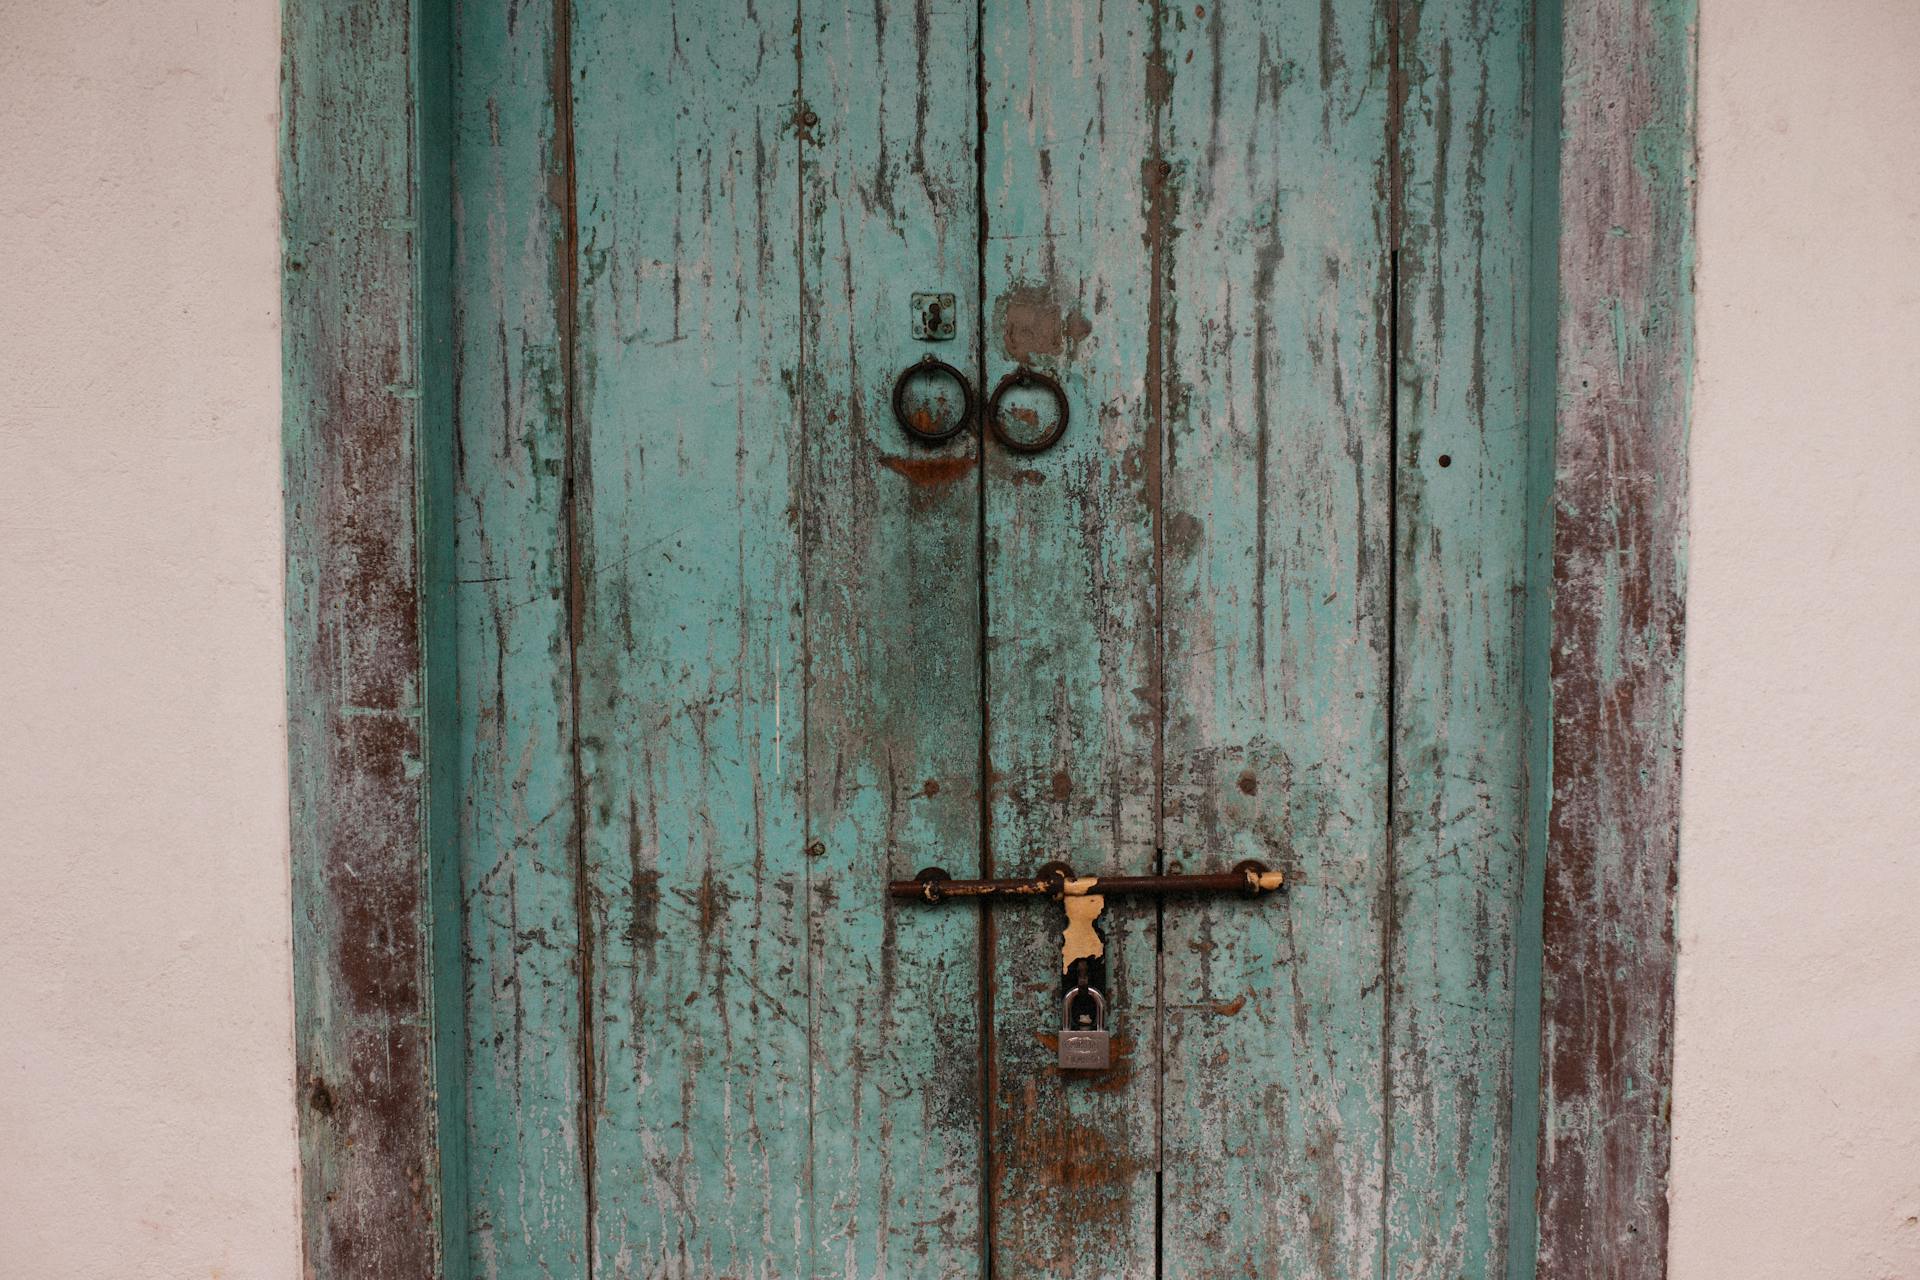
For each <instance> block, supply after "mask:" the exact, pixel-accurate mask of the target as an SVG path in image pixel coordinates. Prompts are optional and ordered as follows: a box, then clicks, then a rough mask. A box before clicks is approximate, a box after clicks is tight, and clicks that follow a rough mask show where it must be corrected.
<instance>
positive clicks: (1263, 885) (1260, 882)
mask: <svg viewBox="0 0 1920 1280" xmlns="http://www.w3.org/2000/svg"><path fill="white" fill-rule="evenodd" d="M1284 879H1285V877H1283V876H1282V875H1281V874H1280V873H1279V872H1278V871H1249V872H1247V883H1248V884H1250V885H1252V886H1253V888H1254V892H1256V893H1271V892H1272V891H1273V890H1275V889H1278V888H1279V887H1280V885H1281V883H1282V881H1283V880H1284Z"/></svg>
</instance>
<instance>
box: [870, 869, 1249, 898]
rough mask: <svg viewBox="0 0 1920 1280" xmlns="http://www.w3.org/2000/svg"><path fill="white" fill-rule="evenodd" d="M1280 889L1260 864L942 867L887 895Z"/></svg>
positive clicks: (893, 886) (891, 886)
mask: <svg viewBox="0 0 1920 1280" xmlns="http://www.w3.org/2000/svg"><path fill="white" fill-rule="evenodd" d="M1280 887H1281V876H1280V873H1279V872H1278V871H1270V870H1268V869H1267V867H1266V865H1265V864H1264V863H1260V862H1252V861H1248V862H1242V863H1240V864H1238V865H1237V866H1235V867H1234V869H1233V870H1231V871H1209V872H1202V873H1200V874H1197V875H1169V876H1087V877H1084V878H1081V877H1076V876H1075V875H1074V874H1073V872H1072V870H1071V869H1070V868H1068V867H1067V866H1065V865H1064V864H1062V863H1057V862H1056V863H1050V864H1049V865H1047V866H1045V867H1042V868H1041V869H1040V872H1039V874H1037V875H1032V876H1022V877H1018V878H1015V879H1007V880H955V879H954V878H953V877H952V876H950V875H948V874H947V873H946V871H945V870H943V869H942V868H940V867H928V868H927V869H926V870H924V871H922V872H921V873H920V874H919V875H917V876H915V877H914V878H913V879H911V880H890V881H888V882H887V893H888V894H889V895H890V896H892V897H895V898H899V899H902V900H903V901H919V902H934V903H938V902H946V901H950V900H952V899H956V898H1055V899H1058V898H1063V897H1066V896H1067V895H1069V894H1072V895H1076V896H1077V895H1080V894H1087V895H1093V894H1099V895H1101V896H1104V897H1109V898H1125V897H1158V896H1164V895H1167V894H1183V893H1240V894H1245V895H1246V896H1247V897H1250V898H1252V897H1258V896H1259V895H1260V894H1262V893H1267V892H1272V891H1273V890H1276V889H1279V888H1280Z"/></svg>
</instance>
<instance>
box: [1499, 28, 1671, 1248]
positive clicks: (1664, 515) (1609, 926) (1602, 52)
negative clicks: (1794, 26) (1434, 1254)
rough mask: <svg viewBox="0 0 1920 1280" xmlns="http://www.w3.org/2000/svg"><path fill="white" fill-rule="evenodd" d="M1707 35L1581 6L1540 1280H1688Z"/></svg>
mask: <svg viewBox="0 0 1920 1280" xmlns="http://www.w3.org/2000/svg"><path fill="white" fill-rule="evenodd" d="M1692 20H1693V6H1692V5H1691V4H1690V3H1687V2H1686V0H1580V2H1579V3H1574V4H1569V5H1568V6H1567V10H1566V15H1565V23H1564V29H1563V30H1564V49H1565V58H1566V68H1565V74H1564V76H1563V83H1565V84H1567V85H1569V86H1573V85H1577V86H1579V89H1578V91H1577V92H1574V91H1570V92H1569V93H1568V96H1567V101H1566V102H1565V104H1564V107H1563V119H1562V128H1563V137H1562V141H1561V152H1560V154H1561V177H1560V202H1561V207H1562V208H1563V209H1564V210H1566V212H1567V216H1566V218H1565V221H1564V225H1563V226H1562V229H1561V239H1560V249H1559V254H1560V258H1559V277H1560V283H1561V291H1562V293H1561V306H1560V316H1559V323H1560V332H1559V342H1560V349H1559V370H1560V373H1559V379H1560V382H1559V400H1560V430H1559V438H1558V441H1557V444H1556V451H1555V459H1554V468H1555V485H1554V530H1553V561H1552V574H1553V597H1552V599H1553V607H1552V622H1551V627H1552V636H1553V645H1552V654H1553V658H1552V669H1551V673H1550V680H1551V685H1552V707H1553V736H1552V742H1553V761H1552V805H1551V809H1550V811H1549V815H1548V831H1547V865H1546V884H1545V898H1544V902H1543V904H1542V935H1543V954H1542V964H1543V975H1542V1000H1541V1036H1540V1042H1541V1046H1542V1050H1543V1061H1542V1063H1541V1074H1542V1081H1541V1092H1542V1096H1541V1139H1540V1145H1539V1153H1540V1156H1539V1158H1540V1164H1539V1192H1538V1197H1537V1203H1538V1206H1539V1215H1540V1221H1539V1270H1538V1275H1539V1277H1540V1280H1572V1278H1573V1277H1586V1276H1592V1275H1609V1276H1621V1277H1630V1278H1633V1280H1652V1278H1654V1277H1658V1276H1661V1275H1664V1274H1665V1270H1666V1240H1667V1198H1666V1170H1667V1166H1668V1152H1669V1147H1670V1138H1671V1133H1670V1120H1669V1116H1668V1111H1667V1106H1668V1096H1669V1092H1670V1088H1671V1083H1672V1054H1673V973H1674V953H1675V942H1674V934H1673V902H1674V886H1675V880H1676V873H1677V865H1678V861H1677V860H1678V843H1679V794H1680V705H1681V700H1680V681H1681V651H1682V638H1683V630H1684V595H1685V559H1684V556H1685V552H1684V542H1685V515H1686V513H1685V494H1686V470H1687V454H1686V417H1687V387H1688V375H1689V359H1690V354H1689V353H1690V349H1691V348H1690V338H1691V293H1692V281H1691V279H1690V277H1689V262H1690V259H1691V238H1692V211H1693V198H1692V181H1693V153H1692V136H1693V124H1692V100H1691V97H1692V96H1691V86H1692V79H1693V72H1692V66H1693V63H1692V27H1691V24H1692ZM1618 227H1628V228H1633V229H1634V231H1635V234H1633V235H1626V236H1621V235H1614V234H1611V229H1613V228H1618Z"/></svg>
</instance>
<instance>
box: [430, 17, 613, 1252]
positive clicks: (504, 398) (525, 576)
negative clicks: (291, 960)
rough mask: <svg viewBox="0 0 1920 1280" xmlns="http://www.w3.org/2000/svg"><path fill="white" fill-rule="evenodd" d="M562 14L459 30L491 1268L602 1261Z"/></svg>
mask: <svg viewBox="0 0 1920 1280" xmlns="http://www.w3.org/2000/svg"><path fill="white" fill-rule="evenodd" d="M560 19H561V13H560V10H559V9H558V7H557V6H556V5H555V4H553V3H548V4H534V5H515V4H509V3H506V2H505V0H463V2H462V3H461V4H460V5H458V6H457V11H456V14H455V18H454V22H455V28H454V35H455V49H456V65H455V69H454V87H453V94H454V109H455V118H454V126H455V127H454V133H453V154H452V157H451V160H452V165H453V171H454V184H455V211H456V217H455V225H456V228H457V238H456V256H455V260H454V271H453V275H454V282H455V283H454V297H455V316H456V330H455V333H456V337H455V342H456V356H455V366H454V385H455V388H456V403H455V414H456V436H455V440H456V447H455V449H454V451H453V460H454V465H455V468H456V476H455V493H456V502H455V507H454V512H453V516H454V520H453V527H452V533H453V541H454V544H455V548H456V565H455V573H454V588H453V593H454V602H455V614H456V619H457V624H458V625H457V637H456V663H455V669H456V671H457V680H458V689H459V704H460V717H459V740H458V756H457V759H458V762H459V773H460V780H459V800H458V812H459V815H460V827H459V838H460V846H461V860H460V861H461V889H462V893H461V901H460V909H461V920H460V922H459V926H458V927H459V929H460V934H461V937H462V940H463V944H464V945H463V955H462V963H463V966H464V969H463V972H462V973H460V974H447V975H444V976H443V978H442V981H445V982H449V983H459V984H460V987H461V989H462V991H463V992H464V1001H463V1004H464V1010H463V1012H464V1015H465V1020H466V1027H465V1030H466V1064H465V1065H466V1072H465V1084H464V1089H465V1101H466V1112H467V1117H468V1129H467V1133H466V1134H465V1139H466V1150H465V1155H466V1162H467V1175H468V1188H467V1207H466V1214H465V1217H464V1218H463V1219H462V1221H463V1230H464V1231H465V1233H466V1240H465V1242H464V1250H465V1253H466V1257H467V1261H468V1264H469V1267H470V1270H471V1273H472V1274H474V1275H476V1276H520V1275H579V1274H584V1272H585V1266H586V1244H587V1169H586V1165H585V1151H584V1147H583V1140H582V1135H581V1125H580V1121H581V1105H582V1095H581V1073H582V1066H583V1063H582V1059H581V1053H582V1041H581V993H580V979H579V970H578V966H577V958H578V950H579V943H580V921H579V914H578V909H577V908H578V896H579V887H580V886H579V883H578V868H577V866H576V850H577V847H578V846H577V841H578V834H579V828H578V825H577V824H576V822H575V806H574V794H575V777H574V763H573V694H572V686H571V671H572V653H571V643H570V632H569V624H568V592H567V565H568V560H567V556H568V550H567V512H566V493H567V438H568V428H567V416H566V407H567V377H568V372H567V369H568V335H569V333H570V331H571V325H572V319H571V313H572V306H573V303H572V298H571V295H570V293H569V290H568V286H567V280H568V270H567V264H568V261H569V256H570V249H569V244H568V231H567V227H568V212H567V204H566V192H567V164H568V157H567V140H566V137H565V130H564V114H563V112H562V111H561V110H560V109H559V106H558V101H557V99H556V96H555V95H556V92H563V91H564V88H565V80H564V76H563V74H562V70H561V69H562V68H564V66H565V59H564V52H563V49H562V47H561V41H562V40H563V39H564V29H565V28H564V24H563V22H562V21H561V20H560ZM448 923H452V922H448Z"/></svg>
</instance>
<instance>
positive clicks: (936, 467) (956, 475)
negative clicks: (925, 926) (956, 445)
mask: <svg viewBox="0 0 1920 1280" xmlns="http://www.w3.org/2000/svg"><path fill="white" fill-rule="evenodd" d="M880 465H881V466H883V467H885V468H886V469H887V470H889V471H891V472H893V473H894V474H895V475H897V476H903V477H905V478H906V480H907V482H908V483H909V484H914V485H920V486H925V487H932V488H937V487H939V486H942V485H949V484H952V483H953V482H954V481H956V480H960V479H964V478H965V477H966V476H968V475H971V474H972V472H973V469H974V468H975V466H977V465H978V459H976V458H974V457H972V456H971V455H967V456H963V457H956V458H946V457H927V458H919V457H901V456H899V455H898V454H891V453H883V454H881V455H880ZM936 790H937V788H936ZM929 794H933V793H932V792H930V793H929Z"/></svg>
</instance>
